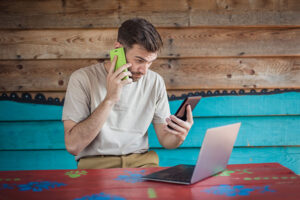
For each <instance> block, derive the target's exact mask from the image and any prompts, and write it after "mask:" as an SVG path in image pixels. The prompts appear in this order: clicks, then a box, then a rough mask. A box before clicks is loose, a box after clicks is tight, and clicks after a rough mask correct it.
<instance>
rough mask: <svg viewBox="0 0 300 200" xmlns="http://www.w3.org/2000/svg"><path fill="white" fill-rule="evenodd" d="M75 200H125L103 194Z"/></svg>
mask: <svg viewBox="0 0 300 200" xmlns="http://www.w3.org/2000/svg"><path fill="white" fill-rule="evenodd" d="M74 200H125V198H123V197H119V196H114V195H110V194H106V193H104V192H101V193H99V194H93V195H87V196H84V197H81V198H76V199H74Z"/></svg>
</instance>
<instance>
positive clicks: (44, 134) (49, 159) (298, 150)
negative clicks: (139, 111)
mask: <svg viewBox="0 0 300 200" xmlns="http://www.w3.org/2000/svg"><path fill="white" fill-rule="evenodd" d="M172 98H174V97H172ZM181 102H182V100H170V107H171V112H172V113H174V112H175V111H176V110H177V108H178V107H179V105H180V103H181ZM0 110H1V112H0V138H1V140H0V159H1V162H0V170H39V169H75V168H76V162H75V161H74V157H73V156H72V155H71V154H69V153H68V152H67V151H66V150H65V145H64V131H63V124H62V122H61V113H62V106H61V105H43V104H32V103H24V102H16V101H9V100H5V98H2V100H1V101H0ZM193 115H194V126H193V127H192V129H191V131H190V133H189V135H188V136H187V138H186V141H185V142H184V143H183V144H182V145H181V146H180V148H178V149H174V150H167V149H164V148H162V147H161V145H160V144H159V142H158V140H157V138H156V135H155V133H154V129H153V127H152V126H150V128H149V131H148V132H149V144H150V148H151V149H153V150H155V151H156V152H157V153H158V154H159V157H160V165H161V166H172V165H176V164H179V163H183V164H194V163H195V162H196V160H197V156H198V152H199V147H201V143H202V141H203V138H204V134H205V131H206V129H208V128H211V127H216V126H221V125H226V124H230V123H235V122H242V126H241V129H240V132H239V135H238V138H237V141H236V143H235V147H234V149H233V152H232V155H231V157H230V160H229V163H230V164H236V163H264V162H279V163H280V164H282V165H284V166H286V167H288V168H290V169H292V170H293V171H294V172H296V173H297V174H300V146H299V144H300V92H285V93H279V94H272V95H255V94H254V95H251V94H250V95H243V96H240V95H232V96H230V95H219V96H211V97H205V98H202V100H201V101H200V104H198V106H197V107H196V109H195V110H194V112H193Z"/></svg>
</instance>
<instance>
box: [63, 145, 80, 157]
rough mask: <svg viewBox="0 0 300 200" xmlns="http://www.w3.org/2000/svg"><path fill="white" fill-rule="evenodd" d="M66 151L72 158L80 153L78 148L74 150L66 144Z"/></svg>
mask: <svg viewBox="0 0 300 200" xmlns="http://www.w3.org/2000/svg"><path fill="white" fill-rule="evenodd" d="M66 149H67V151H68V152H69V153H70V154H72V155H74V156H77V155H78V154H79V153H80V151H79V150H78V148H76V147H75V146H72V145H67V144H66Z"/></svg>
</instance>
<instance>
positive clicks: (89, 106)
mask: <svg viewBox="0 0 300 200" xmlns="http://www.w3.org/2000/svg"><path fill="white" fill-rule="evenodd" d="M114 47H115V48H119V47H124V48H125V52H126V59H127V64H125V65H123V66H122V67H120V68H119V69H118V70H116V71H114V67H115V64H116V60H117V57H114V59H113V61H112V62H105V63H104V64H103V63H99V64H95V65H92V66H89V67H85V68H82V69H79V70H77V71H75V72H74V73H73V74H72V75H71V77H70V80H69V84H68V88H67V93H66V97H65V104H64V109H63V117H62V120H63V122H64V130H65V144H66V148H67V150H68V151H69V152H70V153H71V154H73V155H75V156H76V157H75V158H76V160H77V161H78V168H79V169H93V168H114V167H153V166H158V156H157V154H156V153H155V152H154V151H148V149H149V144H148V134H147V129H148V127H149V125H150V123H151V122H152V123H153V125H154V129H155V132H156V134H157V137H158V140H159V142H160V143H161V145H162V146H164V147H165V148H168V149H172V148H177V147H178V146H180V145H181V144H182V142H183V141H184V140H185V138H186V136H187V134H188V132H189V130H190V128H191V126H192V124H193V116H192V111H191V108H190V106H188V107H187V121H182V120H180V119H178V118H176V117H175V116H170V108H169V103H168V98H167V92H166V88H165V84H164V81H163V79H162V78H161V76H159V75H158V74H157V73H155V72H153V71H151V70H148V69H149V67H150V65H151V64H152V62H153V61H154V60H156V58H157V54H158V51H159V50H160V48H161V47H162V40H161V37H160V35H159V33H158V32H157V31H156V29H155V28H154V27H153V25H152V24H150V23H149V22H148V21H146V20H144V19H140V18H135V19H131V20H127V21H125V22H124V23H123V24H122V25H121V27H120V28H119V31H118V39H117V42H115V45H114ZM125 69H128V72H124V70H125ZM126 76H129V78H128V79H123V78H124V77H126ZM167 125H169V126H170V127H172V128H171V129H170V128H169V127H168V126H167Z"/></svg>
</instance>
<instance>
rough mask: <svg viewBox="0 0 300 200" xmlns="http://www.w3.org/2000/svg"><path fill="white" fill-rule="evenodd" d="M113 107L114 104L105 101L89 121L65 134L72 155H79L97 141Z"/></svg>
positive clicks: (77, 125) (81, 123)
mask: <svg viewBox="0 0 300 200" xmlns="http://www.w3.org/2000/svg"><path fill="white" fill-rule="evenodd" d="M113 106H114V103H113V102H111V101H108V100H104V101H103V102H102V103H101V104H99V106H98V107H97V108H96V109H95V110H94V112H93V113H92V114H91V115H90V116H89V117H88V118H87V119H85V120H84V121H82V122H80V123H78V124H76V125H75V126H74V127H73V128H72V129H71V130H69V131H68V132H67V133H66V134H65V137H66V138H65V141H66V147H67V149H68V151H69V152H70V153H72V154H74V155H78V154H79V153H80V152H81V151H82V150H83V149H84V148H85V147H86V146H88V145H89V144H90V143H91V142H92V141H93V140H94V139H95V137H96V136H97V135H98V133H99V132H100V130H101V129H102V127H103V125H104V123H105V122H106V120H107V118H108V116H109V113H110V111H111V109H112V107H113Z"/></svg>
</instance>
